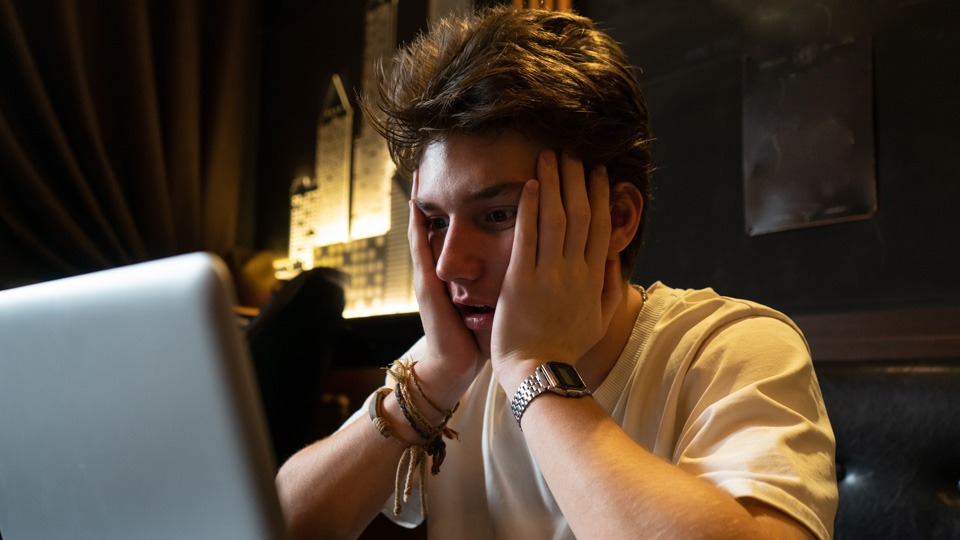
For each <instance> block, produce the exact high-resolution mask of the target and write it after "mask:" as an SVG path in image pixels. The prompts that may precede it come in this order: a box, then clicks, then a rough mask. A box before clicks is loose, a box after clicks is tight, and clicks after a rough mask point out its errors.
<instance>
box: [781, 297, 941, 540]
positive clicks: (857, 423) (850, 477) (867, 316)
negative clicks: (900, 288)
mask: <svg viewBox="0 0 960 540" xmlns="http://www.w3.org/2000/svg"><path fill="white" fill-rule="evenodd" d="M794 321H796V322H797V324H798V325H799V326H800V328H802V329H803V331H804V334H805V335H806V337H807V340H808V341H809V343H810V349H811V352H812V354H813V360H814V367H815V368H816V372H817V377H818V379H819V381H820V388H821V390H822V392H823V400H824V402H825V404H826V406H827V412H828V414H829V415H830V421H831V423H832V424H833V430H834V433H835V434H836V437H837V477H838V478H837V479H838V484H839V489H840V505H839V508H838V511H837V518H836V521H835V523H834V525H835V533H834V538H835V539H836V540H886V539H889V540H904V539H909V540H913V539H923V540H929V539H933V540H952V539H960V306H942V307H915V308H902V309H887V310H878V311H864V312H850V313H833V314H824V315H807V316H801V317H794Z"/></svg>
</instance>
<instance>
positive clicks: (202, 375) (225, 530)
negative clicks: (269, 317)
mask: <svg viewBox="0 0 960 540" xmlns="http://www.w3.org/2000/svg"><path fill="white" fill-rule="evenodd" d="M232 299H233V291H232V288H231V286H230V279H229V274H228V272H227V270H226V267H225V265H224V264H223V262H222V261H221V260H220V259H218V258H216V257H215V256H212V255H209V254H203V253H196V254H190V255H183V256H178V257H173V258H169V259H163V260H159V261H153V262H147V263H143V264H137V265H132V266H127V267H122V268H117V269H112V270H106V271H103V272H97V273H93V274H87V275H82V276H77V277H72V278H67V279H62V280H57V281H51V282H47V283H41V284H37V285H31V286H27V287H21V288H18V289H12V290H7V291H0V538H2V539H3V540H27V539H43V540H56V539H68V538H69V539H76V538H97V539H121V538H122V539H132V538H158V539H160V538H170V539H177V540H182V539H188V538H198V539H199V538H204V539H205V538H231V539H257V540H259V539H265V538H282V537H283V536H284V535H285V533H284V528H283V521H282V517H281V514H280V508H279V504H278V502H277V497H276V492H275V489H274V483H273V479H274V474H275V472H276V468H275V464H274V463H272V460H273V458H272V453H271V450H270V443H269V440H268V438H267V431H266V428H265V425H264V421H263V414H262V409H261V404H260V398H259V394H258V392H257V388H256V383H255V380H254V375H253V370H252V366H251V365H250V361H249V355H248V352H247V351H246V344H245V343H244V342H243V341H242V340H241V337H240V332H239V323H238V321H237V319H236V318H235V316H234V314H233V311H232V307H231V304H232Z"/></svg>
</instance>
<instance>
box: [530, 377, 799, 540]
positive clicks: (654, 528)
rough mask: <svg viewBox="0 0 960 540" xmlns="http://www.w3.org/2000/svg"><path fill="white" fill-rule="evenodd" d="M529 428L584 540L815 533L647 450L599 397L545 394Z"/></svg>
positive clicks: (534, 407)
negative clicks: (767, 516) (769, 515)
mask: <svg viewBox="0 0 960 540" xmlns="http://www.w3.org/2000/svg"><path fill="white" fill-rule="evenodd" d="M523 431H524V435H525V436H526V439H527V442H528V444H529V446H530V448H531V451H532V452H533V454H534V456H535V457H536V459H537V463H538V465H539V466H540V469H541V471H542V472H543V475H544V478H545V479H546V480H547V483H548V485H549V486H550V488H551V491H552V493H553V494H554V496H555V497H556V499H557V503H558V505H559V506H560V509H561V510H562V512H563V514H564V516H565V517H566V519H567V521H568V523H569V524H570V527H571V529H572V530H573V532H574V534H575V535H576V536H577V538H581V539H590V538H603V539H608V538H638V537H651V538H664V539H673V538H676V539H685V538H704V539H712V538H717V539H727V538H729V539H750V538H758V539H767V538H771V539H772V538H778V539H787V538H801V539H802V538H809V535H808V533H807V532H806V531H805V529H803V527H802V526H800V525H798V524H796V523H790V522H787V523H786V524H785V523H783V522H782V521H778V520H773V521H771V520H761V521H758V520H757V519H755V517H754V515H753V513H752V511H751V510H748V509H747V508H745V507H744V506H743V505H742V504H740V503H739V502H738V501H737V500H736V499H734V498H733V497H731V496H730V495H729V494H727V493H726V492H724V491H722V490H720V489H718V488H716V487H715V486H713V485H712V484H709V483H708V482H706V481H704V480H702V479H700V478H697V477H695V476H693V475H690V474H688V473H686V472H685V471H683V470H681V469H679V468H677V467H675V466H673V465H671V464H669V463H667V462H665V461H663V460H661V459H659V458H657V457H656V456H654V455H653V454H651V453H649V452H647V451H646V450H644V449H643V448H641V447H640V446H639V445H637V444H636V443H635V442H634V441H633V440H631V439H630V438H629V437H628V436H627V435H626V434H625V433H624V432H623V431H622V430H621V429H620V428H619V426H617V425H616V423H615V422H614V421H613V420H612V419H611V418H610V417H609V416H608V415H607V414H606V412H605V411H604V410H603V409H602V408H601V407H600V406H599V405H598V404H597V403H596V402H595V401H594V400H593V399H592V398H586V399H571V398H563V397H560V396H556V395H552V394H544V395H542V396H540V397H538V398H537V399H535V400H534V401H533V402H532V403H531V404H530V406H529V408H528V410H527V412H526V413H525V415H524V417H523ZM787 519H789V518H787Z"/></svg>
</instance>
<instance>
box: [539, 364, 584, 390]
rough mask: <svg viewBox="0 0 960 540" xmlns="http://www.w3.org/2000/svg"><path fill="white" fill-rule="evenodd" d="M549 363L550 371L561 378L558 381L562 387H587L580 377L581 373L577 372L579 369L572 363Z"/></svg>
mask: <svg viewBox="0 0 960 540" xmlns="http://www.w3.org/2000/svg"><path fill="white" fill-rule="evenodd" d="M547 365H548V366H549V367H550V371H552V372H553V374H554V375H556V377H557V379H559V381H558V382H559V383H560V386H561V387H562V388H564V389H569V390H580V389H583V388H586V385H585V384H583V379H581V378H580V374H579V373H577V370H576V369H575V368H574V367H573V366H571V365H570V364H564V363H563V362H549V363H547Z"/></svg>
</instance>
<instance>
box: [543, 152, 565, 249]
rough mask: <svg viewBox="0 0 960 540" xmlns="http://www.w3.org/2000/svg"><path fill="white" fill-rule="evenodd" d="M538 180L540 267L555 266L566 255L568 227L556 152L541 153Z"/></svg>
mask: <svg viewBox="0 0 960 540" xmlns="http://www.w3.org/2000/svg"><path fill="white" fill-rule="evenodd" d="M537 180H538V181H539V186H540V197H539V201H540V205H539V211H538V220H537V224H538V231H537V239H538V243H537V265H538V266H542V265H553V264H556V263H557V262H558V261H559V260H560V257H561V256H562V255H563V236H564V233H565V232H566V226H567V225H566V222H567V219H566V217H565V215H564V213H563V201H562V199H561V195H560V171H559V170H558V168H557V154H556V152H554V151H553V150H544V151H543V152H541V153H540V157H539V159H538V160H537Z"/></svg>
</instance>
